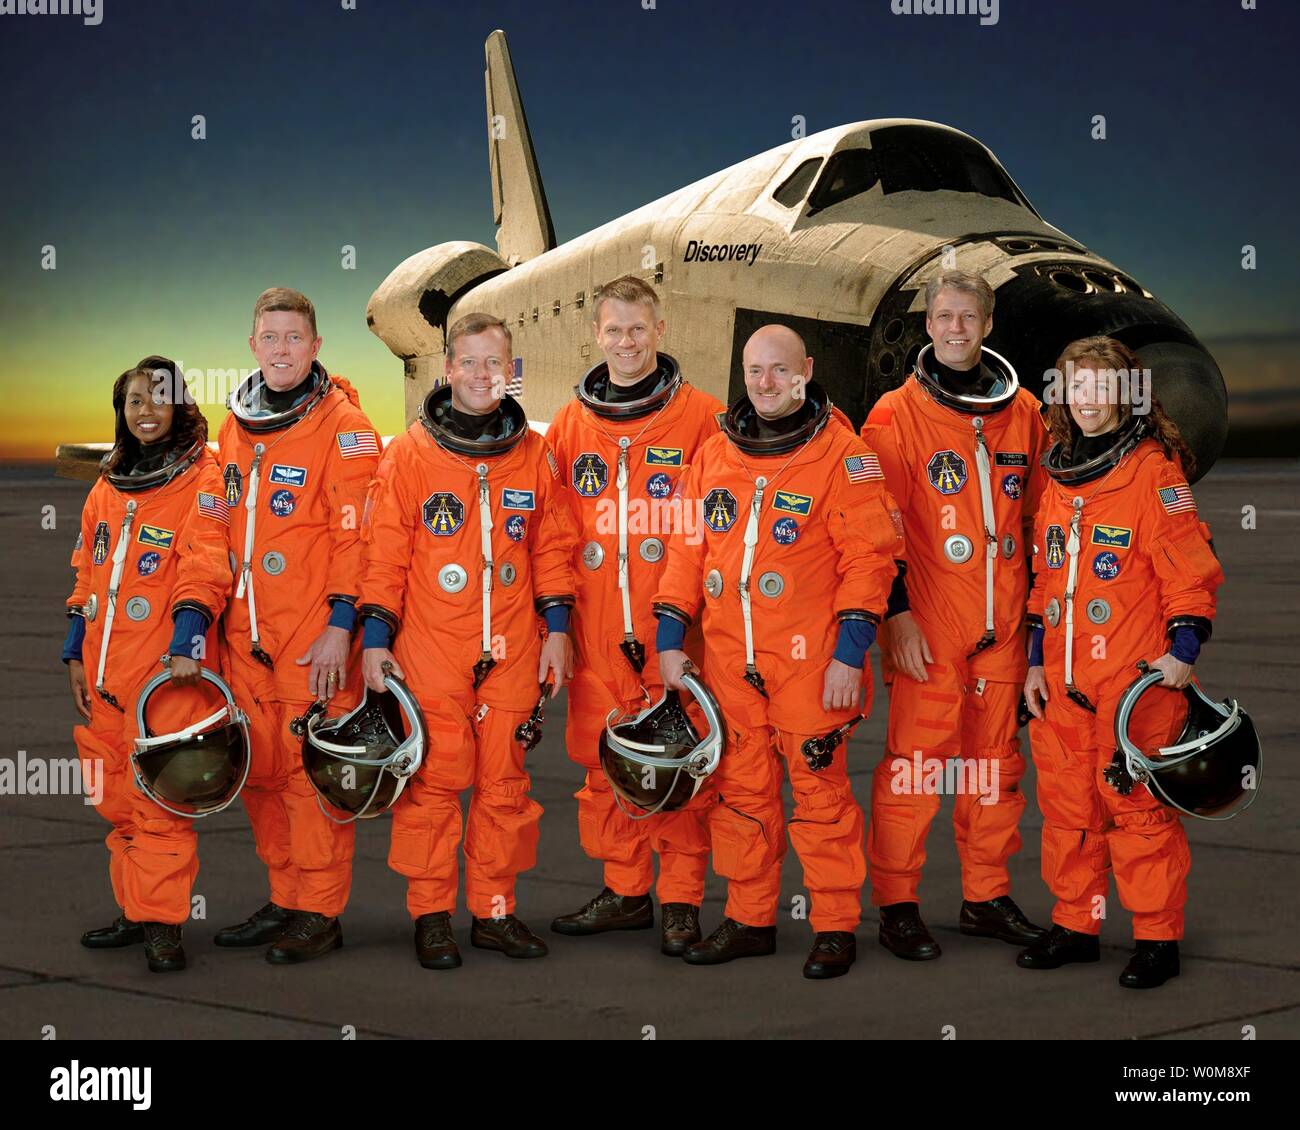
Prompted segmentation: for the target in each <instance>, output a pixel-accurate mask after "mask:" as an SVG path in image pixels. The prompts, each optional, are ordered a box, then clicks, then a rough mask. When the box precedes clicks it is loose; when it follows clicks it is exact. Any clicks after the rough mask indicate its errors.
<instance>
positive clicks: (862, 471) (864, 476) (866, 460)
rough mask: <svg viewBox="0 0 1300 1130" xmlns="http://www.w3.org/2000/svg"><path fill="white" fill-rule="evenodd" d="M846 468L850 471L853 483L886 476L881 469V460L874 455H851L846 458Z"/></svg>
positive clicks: (850, 480) (850, 479) (850, 478)
mask: <svg viewBox="0 0 1300 1130" xmlns="http://www.w3.org/2000/svg"><path fill="white" fill-rule="evenodd" d="M844 470H846V471H847V472H848V474H849V482H851V483H866V482H870V481H871V480H872V479H883V478H884V477H885V474H884V472H883V471H881V469H880V460H879V459H877V458H876V457H875V456H874V455H850V456H849V457H848V458H847V459H846V460H844Z"/></svg>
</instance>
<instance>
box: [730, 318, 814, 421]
mask: <svg viewBox="0 0 1300 1130" xmlns="http://www.w3.org/2000/svg"><path fill="white" fill-rule="evenodd" d="M744 366H745V391H746V392H747V393H748V394H749V402H750V403H751V404H752V405H753V406H754V409H755V410H756V411H757V412H758V414H759V415H760V416H761V417H763V419H764V420H779V419H781V417H782V416H788V415H790V413H791V412H794V411H796V410H797V409H798V408H799V406H800V405H802V404H803V402H804V389H805V387H806V386H807V384H808V382H809V381H810V380H812V371H813V359H812V358H811V357H808V356H806V355H805V354H804V344H803V341H802V340H801V339H800V337H799V335H798V334H796V333H795V332H794V331H793V330H790V329H787V328H786V327H785V326H764V327H763V328H762V329H760V330H758V331H757V332H756V333H755V334H754V335H753V336H752V337H751V338H750V339H749V340H748V341H747V342H745V354H744Z"/></svg>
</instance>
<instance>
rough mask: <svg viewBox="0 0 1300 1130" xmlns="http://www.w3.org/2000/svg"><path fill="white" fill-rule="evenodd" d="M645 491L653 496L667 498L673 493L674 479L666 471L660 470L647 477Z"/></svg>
mask: <svg viewBox="0 0 1300 1130" xmlns="http://www.w3.org/2000/svg"><path fill="white" fill-rule="evenodd" d="M645 492H646V494H648V495H649V496H650V497H651V498H667V497H668V496H669V495H670V494H672V493H673V480H672V479H671V478H670V477H669V476H668V474H667V473H666V472H664V471H660V472H658V473H657V474H654V475H651V476H650V477H649V478H648V479H646V481H645Z"/></svg>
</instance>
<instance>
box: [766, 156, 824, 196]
mask: <svg viewBox="0 0 1300 1130" xmlns="http://www.w3.org/2000/svg"><path fill="white" fill-rule="evenodd" d="M821 167H822V159H821V158H820V157H812V158H810V159H809V160H807V161H801V162H799V167H798V168H797V169H795V171H794V172H792V173H791V174H790V175H789V176H788V177H786V178H785V180H783V181H782V182H781V187H780V188H778V189H777V190H776V191H775V192H774V193H772V199H773V200H775V201H776V202H777V203H778V204H784V205H785V206H786V207H787V208H798V207H799V205H800V204H802V203H803V199H804V197H805V196H807V195H808V189H809V188H811V187H812V182H813V178H814V177H815V176H816V175H817V170H818V169H820V168H821Z"/></svg>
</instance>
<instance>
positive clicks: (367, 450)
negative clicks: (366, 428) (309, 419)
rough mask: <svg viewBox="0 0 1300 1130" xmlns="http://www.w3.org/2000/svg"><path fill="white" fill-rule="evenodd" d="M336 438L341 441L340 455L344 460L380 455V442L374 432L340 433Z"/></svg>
mask: <svg viewBox="0 0 1300 1130" xmlns="http://www.w3.org/2000/svg"><path fill="white" fill-rule="evenodd" d="M335 438H337V439H338V441H339V454H340V455H342V456H343V458H344V459H357V458H359V457H360V456H362V455H378V454H379V441H378V440H376V439H375V433H374V432H339V433H338V435H337V436H336V437H335Z"/></svg>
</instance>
